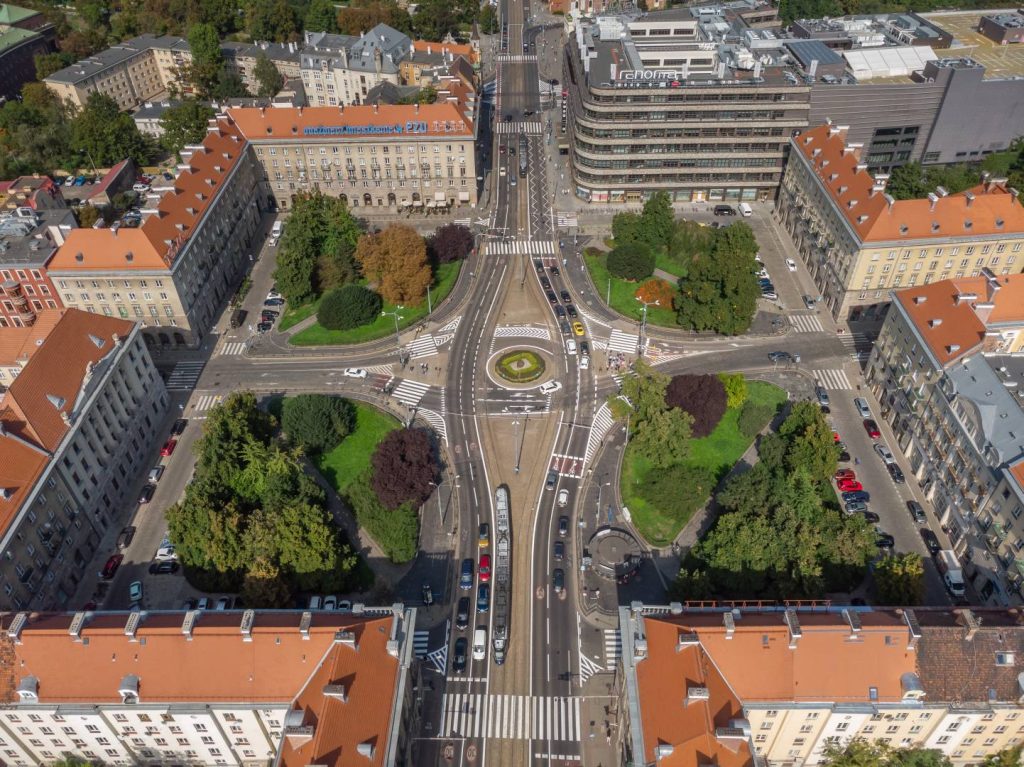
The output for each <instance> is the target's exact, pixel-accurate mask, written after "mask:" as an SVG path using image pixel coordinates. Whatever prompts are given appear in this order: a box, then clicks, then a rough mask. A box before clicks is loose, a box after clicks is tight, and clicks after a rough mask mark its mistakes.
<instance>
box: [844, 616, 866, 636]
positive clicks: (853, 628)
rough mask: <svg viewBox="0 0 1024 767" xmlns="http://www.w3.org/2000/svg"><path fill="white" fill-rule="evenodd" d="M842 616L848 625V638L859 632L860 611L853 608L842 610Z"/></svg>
mask: <svg viewBox="0 0 1024 767" xmlns="http://www.w3.org/2000/svg"><path fill="white" fill-rule="evenodd" d="M843 618H845V619H846V623H847V625H848V626H849V627H850V638H851V639H853V638H854V637H856V636H857V635H858V634H859V633H860V632H861V628H862V626H861V622H860V613H858V612H856V611H855V610H843Z"/></svg>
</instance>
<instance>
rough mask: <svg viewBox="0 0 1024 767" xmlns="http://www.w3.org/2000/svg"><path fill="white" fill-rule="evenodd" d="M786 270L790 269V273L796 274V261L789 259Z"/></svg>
mask: <svg viewBox="0 0 1024 767" xmlns="http://www.w3.org/2000/svg"><path fill="white" fill-rule="evenodd" d="M786 268H787V269H789V271H791V272H795V271H796V261H794V260H793V259H792V258H787V259H786Z"/></svg>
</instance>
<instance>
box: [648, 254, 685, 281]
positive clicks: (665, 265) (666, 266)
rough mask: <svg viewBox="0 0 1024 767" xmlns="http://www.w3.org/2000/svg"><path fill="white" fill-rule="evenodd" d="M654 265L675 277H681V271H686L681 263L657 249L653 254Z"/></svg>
mask: <svg viewBox="0 0 1024 767" xmlns="http://www.w3.org/2000/svg"><path fill="white" fill-rule="evenodd" d="M654 265H655V266H656V267H657V268H658V269H661V270H662V271H663V272H668V273H669V274H671V275H674V276H676V277H681V276H682V274H683V272H684V271H686V270H685V269H684V268H683V265H682V264H681V263H679V262H678V261H676V260H675V259H674V258H672V256H670V255H669V254H668V253H667V252H666V251H659V252H658V253H657V254H656V255H655V256H654Z"/></svg>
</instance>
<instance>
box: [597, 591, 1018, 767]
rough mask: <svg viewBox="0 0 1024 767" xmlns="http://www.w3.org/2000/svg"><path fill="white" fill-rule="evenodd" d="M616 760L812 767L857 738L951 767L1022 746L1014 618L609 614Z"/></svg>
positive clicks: (663, 765)
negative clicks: (614, 632) (615, 650)
mask: <svg viewBox="0 0 1024 767" xmlns="http://www.w3.org/2000/svg"><path fill="white" fill-rule="evenodd" d="M619 630H620V632H621V635H622V657H621V659H620V661H619V669H618V673H617V674H616V680H617V684H618V693H619V695H618V699H617V701H616V702H615V704H614V708H615V709H616V711H615V713H616V714H617V715H618V721H619V727H618V728H615V729H614V730H613V732H614V735H613V736H612V737H614V738H615V739H616V741H615V742H616V743H617V745H618V746H619V750H620V754H621V757H620V760H619V761H620V763H621V764H657V765H659V767H692V766H693V765H700V764H716V765H719V767H761V766H763V767H784V766H785V767H811V766H813V765H818V764H822V763H823V761H824V759H823V757H824V753H825V750H826V748H827V747H829V746H837V747H843V746H845V745H846V744H848V743H849V742H850V741H852V740H853V739H855V738H860V739H864V740H867V741H872V742H876V743H880V744H885V745H888V746H891V747H892V748H897V749H899V748H924V749H934V750H937V751H940V752H941V753H942V754H943V755H945V756H946V757H948V758H949V759H950V760H951V761H952V763H953V764H954V765H956V767H967V766H968V765H977V764H979V763H981V762H982V761H984V760H985V758H986V757H988V756H991V755H995V754H997V753H998V752H1000V751H1001V750H1003V749H1007V748H1011V747H1013V746H1016V745H1019V744H1020V743H1021V742H1022V740H1024V705H1022V699H1024V674H1022V673H1021V672H1022V670H1024V622H1022V620H1021V613H1020V612H1018V611H1013V610H1011V611H1006V610H991V609H988V610H986V609H978V610H969V609H959V610H938V609H929V610H918V611H914V610H910V609H898V608H877V609H872V608H856V607H854V608H846V609H843V608H831V609H817V610H813V611H812V610H796V609H785V610H784V609H781V608H775V609H763V608H762V609H758V608H742V609H729V608H713V607H712V608H705V609H700V610H688V609H685V608H684V607H683V606H682V605H680V604H674V605H668V606H657V607H653V606H645V605H643V604H641V603H634V604H633V605H632V606H631V607H620V608H619Z"/></svg>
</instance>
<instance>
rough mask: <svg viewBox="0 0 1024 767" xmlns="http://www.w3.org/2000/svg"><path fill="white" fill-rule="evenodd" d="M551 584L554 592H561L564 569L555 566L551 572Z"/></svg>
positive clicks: (563, 585) (563, 584)
mask: <svg viewBox="0 0 1024 767" xmlns="http://www.w3.org/2000/svg"><path fill="white" fill-rule="evenodd" d="M551 585H552V586H553V587H554V589H555V593H556V594H561V593H562V592H563V591H565V570H563V569H562V568H561V567H556V568H555V571H554V572H553V573H552V574H551Z"/></svg>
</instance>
